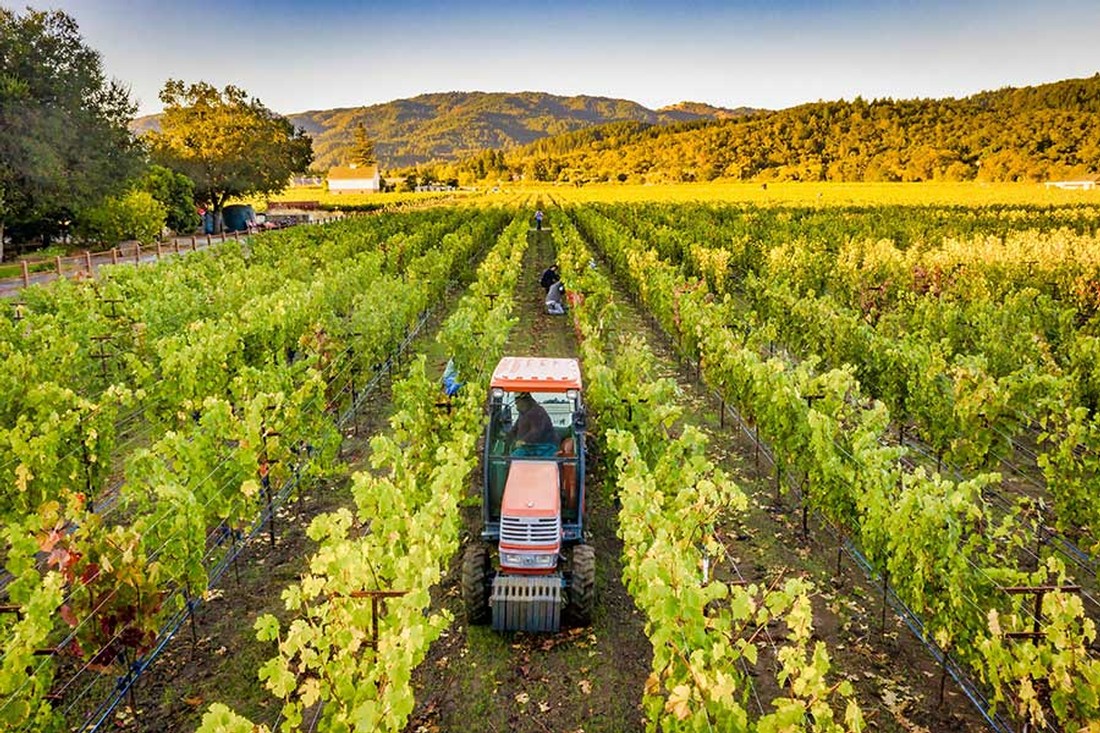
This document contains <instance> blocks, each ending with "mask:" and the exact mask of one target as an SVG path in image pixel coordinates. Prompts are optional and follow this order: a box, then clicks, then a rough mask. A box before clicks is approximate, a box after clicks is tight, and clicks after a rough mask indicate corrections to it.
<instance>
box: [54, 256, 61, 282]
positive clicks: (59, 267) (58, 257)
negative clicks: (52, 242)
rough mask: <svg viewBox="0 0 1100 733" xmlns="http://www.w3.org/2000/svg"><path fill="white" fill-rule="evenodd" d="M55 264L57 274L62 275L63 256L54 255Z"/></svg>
mask: <svg viewBox="0 0 1100 733" xmlns="http://www.w3.org/2000/svg"><path fill="white" fill-rule="evenodd" d="M54 265H55V266H56V267H57V276H58V277H61V257H60V255H59V256H57V257H54Z"/></svg>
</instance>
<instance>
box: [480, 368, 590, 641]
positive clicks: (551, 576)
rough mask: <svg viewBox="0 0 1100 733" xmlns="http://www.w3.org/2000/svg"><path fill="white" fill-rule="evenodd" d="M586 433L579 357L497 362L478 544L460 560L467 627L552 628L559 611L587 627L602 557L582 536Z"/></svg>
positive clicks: (511, 629) (533, 629)
mask: <svg viewBox="0 0 1100 733" xmlns="http://www.w3.org/2000/svg"><path fill="white" fill-rule="evenodd" d="M532 429H536V430H537V439H532V435H535V434H536V433H533V432H532ZM584 431H585V411H584V403H583V402H582V401H581V372H580V366H579V365H578V364H577V360H576V359H545V358H535V357H505V358H504V359H501V361H500V363H499V364H498V365H497V368H496V370H495V371H494V372H493V378H492V381H491V382H490V396H489V425H488V427H487V428H486V432H485V447H484V466H483V468H484V479H483V482H482V501H481V505H482V531H481V539H480V541H478V542H474V543H473V544H471V545H470V546H469V547H467V548H466V553H465V556H464V557H463V563H462V596H463V601H464V603H465V606H466V617H467V620H468V621H469V622H470V623H471V624H483V623H487V622H490V621H491V622H492V625H493V629H495V630H497V631H550V632H553V631H557V630H558V629H559V628H560V626H561V619H562V616H563V615H564V616H565V617H566V618H567V619H568V620H570V621H571V622H573V623H578V624H588V623H591V621H592V614H593V611H594V609H595V605H596V554H595V550H594V549H593V548H592V546H591V545H588V544H586V543H585V537H584V528H585V502H584V468H585V463H584V447H585V443H584Z"/></svg>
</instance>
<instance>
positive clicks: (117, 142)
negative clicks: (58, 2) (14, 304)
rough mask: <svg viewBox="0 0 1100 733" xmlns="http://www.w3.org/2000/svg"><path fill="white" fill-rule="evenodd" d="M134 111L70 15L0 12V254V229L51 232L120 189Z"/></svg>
mask: <svg viewBox="0 0 1100 733" xmlns="http://www.w3.org/2000/svg"><path fill="white" fill-rule="evenodd" d="M134 109H135V108H134V106H133V104H132V103H131V101H130V97H129V93H128V91H127V90H126V89H125V88H123V87H122V85H121V84H119V83H118V82H117V81H108V80H107V79H106V77H105V76H104V74H103V68H102V62H101V59H100V56H99V53H98V52H96V51H95V50H93V49H91V48H89V47H88V46H86V45H85V44H84V40H83V38H81V36H80V32H79V29H78V27H77V24H76V21H75V20H73V19H72V18H71V17H70V16H68V15H66V14H65V13H62V12H58V11H50V12H40V11H35V10H30V9H28V10H27V11H26V12H25V13H24V14H22V15H18V14H16V13H14V12H13V11H11V10H7V9H5V8H0V254H2V251H3V244H2V243H3V230H4V226H5V224H6V225H9V226H18V227H21V228H22V229H23V230H24V231H23V234H24V235H32V234H49V233H50V232H51V231H52V230H53V229H54V228H56V227H57V226H58V224H59V222H61V221H63V220H66V219H69V218H71V216H72V214H73V212H75V211H77V210H79V209H82V208H85V207H88V206H91V205H94V204H96V203H98V202H100V201H102V200H103V198H104V197H105V196H109V195H112V194H115V193H118V192H119V191H121V190H122V189H123V188H124V187H125V186H126V184H127V181H128V180H129V179H130V178H131V177H132V176H133V175H134V174H135V173H137V172H138V170H139V169H140V167H141V165H142V155H141V150H140V147H139V146H138V145H137V143H136V142H135V140H134V139H133V136H132V135H131V134H130V132H129V130H128V129H127V123H128V122H129V120H130V118H131V117H132V116H133V114H134Z"/></svg>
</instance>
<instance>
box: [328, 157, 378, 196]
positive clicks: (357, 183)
mask: <svg viewBox="0 0 1100 733" xmlns="http://www.w3.org/2000/svg"><path fill="white" fill-rule="evenodd" d="M328 190H329V193H378V192H379V191H381V190H382V176H381V175H380V174H379V171H378V166H377V165H365V166H357V165H354V164H353V165H349V166H336V167H335V168H330V169H329V172H328Z"/></svg>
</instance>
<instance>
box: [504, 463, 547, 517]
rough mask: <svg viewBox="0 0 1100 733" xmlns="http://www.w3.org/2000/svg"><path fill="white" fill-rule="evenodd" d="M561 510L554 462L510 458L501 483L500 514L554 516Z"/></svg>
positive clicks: (506, 515)
mask: <svg viewBox="0 0 1100 733" xmlns="http://www.w3.org/2000/svg"><path fill="white" fill-rule="evenodd" d="M560 513H561V494H560V492H559V489H558V464H557V463H555V462H554V461H517V460H513V461H512V465H511V467H510V468H509V470H508V482H507V483H506V484H505V485H504V500H503V502H502V504H501V507H500V514H501V516H502V517H557V516H559V515H560Z"/></svg>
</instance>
